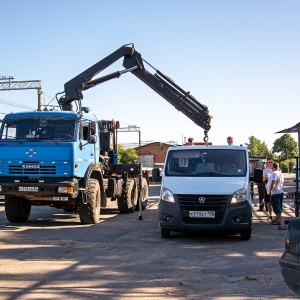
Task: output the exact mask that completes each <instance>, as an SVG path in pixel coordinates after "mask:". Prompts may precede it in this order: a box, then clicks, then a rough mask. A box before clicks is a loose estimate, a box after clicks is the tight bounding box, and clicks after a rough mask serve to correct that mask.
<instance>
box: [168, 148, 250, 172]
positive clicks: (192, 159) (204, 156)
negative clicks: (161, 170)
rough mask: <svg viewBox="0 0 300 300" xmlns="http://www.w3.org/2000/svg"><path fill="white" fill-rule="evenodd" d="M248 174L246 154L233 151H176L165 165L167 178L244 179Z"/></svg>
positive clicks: (169, 156) (241, 151)
mask: <svg viewBox="0 0 300 300" xmlns="http://www.w3.org/2000/svg"><path fill="white" fill-rule="evenodd" d="M246 172H247V163H246V152H245V151H243V150H233V149H230V150H226V149H191V150H190V149H189V150H174V151H170V152H169V154H168V157H167V160H166V164H165V174H166V176H194V177H199V176H200V177H201V176H212V177H215V176H217V177H228V176H229V177H244V176H246Z"/></svg>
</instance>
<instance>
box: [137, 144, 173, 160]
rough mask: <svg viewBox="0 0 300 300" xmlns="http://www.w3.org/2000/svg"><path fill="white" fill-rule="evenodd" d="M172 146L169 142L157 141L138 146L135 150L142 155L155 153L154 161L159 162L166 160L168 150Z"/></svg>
mask: <svg viewBox="0 0 300 300" xmlns="http://www.w3.org/2000/svg"><path fill="white" fill-rule="evenodd" d="M171 146H172V145H169V144H164V143H159V142H155V143H151V144H147V145H144V146H141V147H137V148H135V150H136V152H137V153H138V155H139V156H140V155H154V163H155V164H157V163H164V162H165V158H166V154H167V150H168V148H169V147H171Z"/></svg>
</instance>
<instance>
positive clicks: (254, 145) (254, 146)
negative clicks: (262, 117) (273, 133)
mask: <svg viewBox="0 0 300 300" xmlns="http://www.w3.org/2000/svg"><path fill="white" fill-rule="evenodd" d="M246 145H247V147H248V149H249V155H250V156H262V157H268V156H270V154H271V151H269V149H268V146H267V145H266V143H265V142H262V141H261V140H259V139H257V138H256V137H255V136H253V135H252V136H250V137H249V143H246Z"/></svg>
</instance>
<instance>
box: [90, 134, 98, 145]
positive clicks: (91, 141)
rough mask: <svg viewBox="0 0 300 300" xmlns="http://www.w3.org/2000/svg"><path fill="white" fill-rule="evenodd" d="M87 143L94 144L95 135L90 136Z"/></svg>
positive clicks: (95, 140) (95, 141)
mask: <svg viewBox="0 0 300 300" xmlns="http://www.w3.org/2000/svg"><path fill="white" fill-rule="evenodd" d="M89 143H93V144H96V143H97V136H96V135H91V136H90V139H89Z"/></svg>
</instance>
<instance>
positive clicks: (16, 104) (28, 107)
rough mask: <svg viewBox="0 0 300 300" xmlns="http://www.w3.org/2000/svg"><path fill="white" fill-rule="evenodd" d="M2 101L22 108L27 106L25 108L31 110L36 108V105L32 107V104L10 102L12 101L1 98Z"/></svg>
mask: <svg viewBox="0 0 300 300" xmlns="http://www.w3.org/2000/svg"><path fill="white" fill-rule="evenodd" d="M0 103H3V104H6V105H10V106H15V107H20V108H25V109H29V110H34V109H36V108H34V107H30V106H26V105H22V104H18V103H14V102H10V101H7V100H3V99H0Z"/></svg>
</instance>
